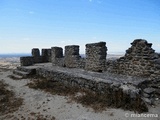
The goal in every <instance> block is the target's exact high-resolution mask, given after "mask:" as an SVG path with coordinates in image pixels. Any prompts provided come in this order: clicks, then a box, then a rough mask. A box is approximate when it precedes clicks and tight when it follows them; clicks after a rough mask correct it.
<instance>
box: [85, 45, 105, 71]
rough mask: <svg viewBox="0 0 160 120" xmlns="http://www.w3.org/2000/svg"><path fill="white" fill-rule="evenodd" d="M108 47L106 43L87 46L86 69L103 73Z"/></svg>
mask: <svg viewBox="0 0 160 120" xmlns="http://www.w3.org/2000/svg"><path fill="white" fill-rule="evenodd" d="M106 51H107V47H106V43H105V42H99V43H92V44H86V63H85V69H86V70H91V71H97V72H102V71H104V69H105V63H106V55H107V53H106Z"/></svg>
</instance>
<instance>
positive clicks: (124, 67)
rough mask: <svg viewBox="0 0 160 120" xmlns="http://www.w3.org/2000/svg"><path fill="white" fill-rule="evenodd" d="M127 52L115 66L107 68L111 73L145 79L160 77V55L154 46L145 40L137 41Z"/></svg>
mask: <svg viewBox="0 0 160 120" xmlns="http://www.w3.org/2000/svg"><path fill="white" fill-rule="evenodd" d="M131 45H132V46H131V47H130V48H129V49H128V50H126V54H125V56H124V57H121V58H120V59H118V60H117V61H116V62H115V63H114V65H113V64H112V65H110V66H111V67H110V66H107V69H108V70H109V71H110V72H114V73H118V74H128V75H136V76H143V77H152V78H156V77H160V64H159V63H160V54H158V53H155V50H153V49H152V48H151V47H152V44H151V43H148V42H147V41H146V40H143V39H136V40H134V41H133V42H132V43H131Z"/></svg>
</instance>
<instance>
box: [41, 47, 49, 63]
mask: <svg viewBox="0 0 160 120" xmlns="http://www.w3.org/2000/svg"><path fill="white" fill-rule="evenodd" d="M42 59H43V60H42V61H43V62H51V49H42Z"/></svg>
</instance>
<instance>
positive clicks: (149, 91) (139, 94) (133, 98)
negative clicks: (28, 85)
mask: <svg viewBox="0 0 160 120" xmlns="http://www.w3.org/2000/svg"><path fill="white" fill-rule="evenodd" d="M85 56H86V57H85V58H82V57H81V56H80V54H79V46H78V45H68V46H65V50H64V54H63V49H62V48H61V47H52V48H51V49H42V55H40V52H39V49H37V48H34V49H32V56H27V57H21V58H20V62H21V67H19V68H18V69H19V70H22V69H29V71H30V68H29V66H31V65H33V66H34V64H35V63H46V62H50V63H52V65H51V66H47V67H45V65H44V66H43V67H41V66H40V67H35V69H36V74H37V75H39V76H42V77H46V78H49V79H50V80H53V78H54V80H57V81H61V82H62V83H64V84H65V85H70V86H77V85H78V86H79V87H81V88H87V89H91V90H93V91H96V92H100V93H106V94H107V95H110V96H111V100H112V102H114V103H113V104H116V105H117V104H119V106H121V107H122V106H123V105H124V104H129V105H130V107H134V106H135V104H137V105H139V107H142V108H144V107H145V105H146V104H150V105H151V104H154V102H153V101H154V99H155V98H156V97H158V96H160V94H159V93H160V54H159V53H156V52H155V50H153V49H152V44H151V43H148V42H147V41H146V40H144V39H136V40H134V41H133V42H132V43H131V47H130V48H129V49H128V50H126V54H125V55H124V56H123V57H120V58H118V59H116V60H107V59H106V56H107V47H106V43H105V42H99V43H90V44H86V54H85ZM25 71H27V70H25ZM112 76H113V77H112ZM116 96H121V97H120V98H119V100H118V99H117V98H116ZM126 96H127V98H125V97H126ZM139 98H141V99H140V101H139ZM126 99H127V101H128V102H127V101H126ZM137 100H138V101H139V102H140V103H137ZM108 102H111V101H108ZM144 111H145V110H144Z"/></svg>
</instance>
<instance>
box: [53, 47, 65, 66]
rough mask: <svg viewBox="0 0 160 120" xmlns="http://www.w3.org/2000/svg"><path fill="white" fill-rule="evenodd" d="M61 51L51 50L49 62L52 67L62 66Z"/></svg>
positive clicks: (59, 48) (57, 48)
mask: <svg viewBox="0 0 160 120" xmlns="http://www.w3.org/2000/svg"><path fill="white" fill-rule="evenodd" d="M63 58H64V57H63V49H62V48H61V47H52V48H51V62H52V64H53V65H58V66H64V62H63V61H64V60H63Z"/></svg>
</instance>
